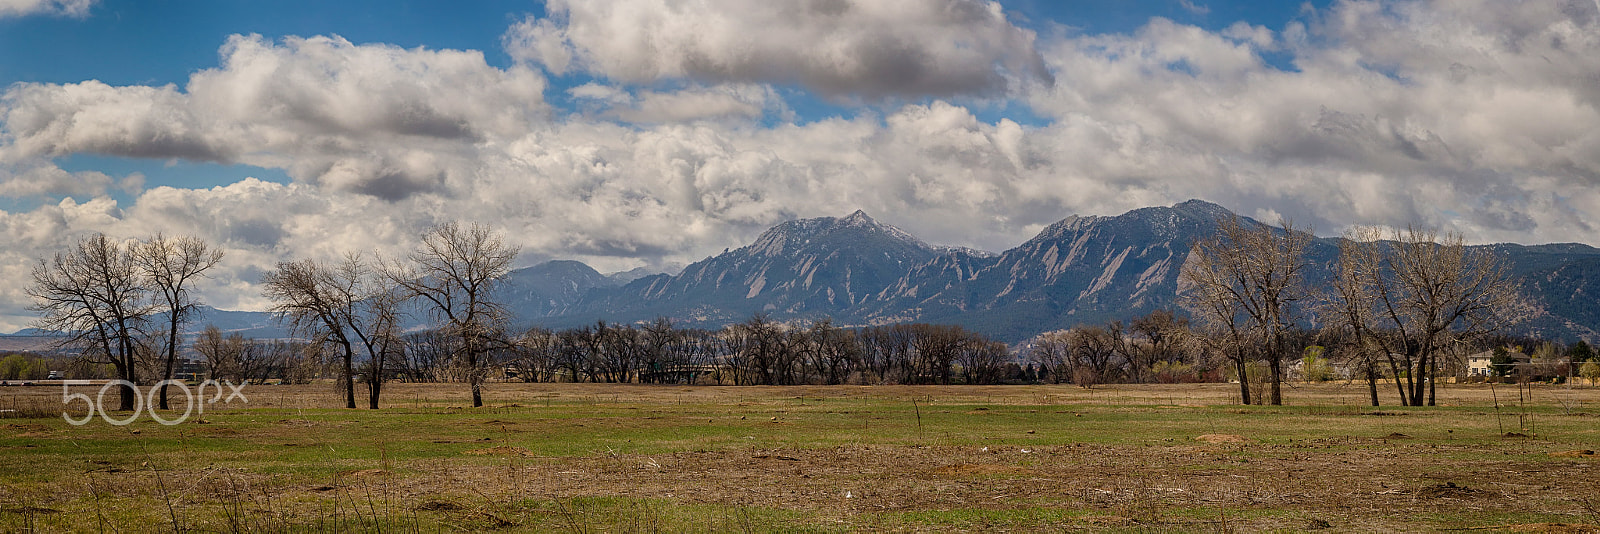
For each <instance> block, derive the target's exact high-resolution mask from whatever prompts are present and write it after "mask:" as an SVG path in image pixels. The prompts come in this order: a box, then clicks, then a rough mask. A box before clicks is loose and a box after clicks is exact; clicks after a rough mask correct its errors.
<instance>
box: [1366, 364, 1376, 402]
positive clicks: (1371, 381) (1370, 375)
mask: <svg viewBox="0 0 1600 534" xmlns="http://www.w3.org/2000/svg"><path fill="white" fill-rule="evenodd" d="M1367 393H1368V394H1370V395H1372V405H1373V406H1377V405H1378V370H1377V369H1373V368H1372V365H1370V364H1369V365H1367Z"/></svg>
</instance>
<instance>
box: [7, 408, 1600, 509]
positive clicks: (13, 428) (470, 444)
mask: <svg viewBox="0 0 1600 534" xmlns="http://www.w3.org/2000/svg"><path fill="white" fill-rule="evenodd" d="M1232 388H1233V386H1228V385H1224V384H1204V385H1181V386H1101V387H1097V388H1094V389H1089V390H1085V389H1080V388H1077V387H1074V386H1015V387H1013V386H985V387H964V386H949V387H938V386H928V387H902V386H883V387H857V386H839V387H684V386H640V385H594V384H491V385H490V386H489V387H488V390H487V392H488V394H489V400H490V402H491V403H492V406H491V407H486V408H480V409H473V408H468V407H463V406H464V404H465V397H466V395H465V393H466V391H465V387H464V386H462V385H459V384H440V385H411V384H395V385H392V386H390V389H389V391H388V393H387V395H386V402H385V407H384V409H382V410H380V411H368V410H343V409H338V408H336V407H334V406H336V404H335V403H337V402H338V400H337V398H336V397H335V394H334V392H333V390H332V388H331V386H328V385H313V386H252V387H250V388H248V389H245V390H243V393H244V394H245V395H247V396H248V397H249V403H248V404H240V403H238V402H237V401H236V402H235V403H232V404H228V405H221V404H218V405H213V406H211V407H209V408H208V410H207V411H206V412H205V414H204V416H203V418H199V417H195V418H191V419H190V420H189V421H188V422H186V423H183V424H180V425H175V426H164V425H161V424H157V423H155V422H152V420H151V419H150V418H149V416H148V415H144V416H141V417H140V418H139V419H138V420H137V421H136V422H134V423H132V424H129V425H127V426H120V427H119V426H112V425H109V424H107V423H105V422H104V421H101V420H98V419H96V420H95V421H92V422H90V423H89V424H86V425H84V426H72V425H69V424H67V423H66V422H65V421H63V420H62V418H61V417H60V416H59V412H60V407H61V404H60V399H61V389H60V387H34V388H16V387H13V388H5V389H0V408H4V409H11V410H15V411H11V412H0V531H7V532H9V531H26V530H38V531H109V530H117V531H123V532H142V531H171V530H185V531H205V532H215V531H225V532H233V531H268V532H275V531H308V530H315V531H384V532H389V531H407V532H435V531H459V530H470V531H477V530H496V529H503V530H507V531H575V532H655V531H667V532H685V531H690V532H711V531H740V532H744V531H818V532H833V531H860V530H871V531H878V530H884V531H971V530H1005V531H1062V530H1110V531H1177V532H1191V531H1303V530H1315V529H1323V528H1331V529H1334V530H1338V531H1432V530H1444V529H1486V530H1522V531H1551V532H1600V528H1596V527H1595V526H1594V525H1597V524H1600V491H1596V489H1595V488H1596V487H1600V460H1597V459H1596V458H1595V456H1594V453H1593V452H1592V451H1593V450H1595V449H1600V389H1596V388H1581V387H1580V388H1569V387H1566V386H1535V387H1533V388H1531V389H1528V390H1519V389H1518V388H1516V387H1515V386H1497V387H1496V388H1495V389H1493V390H1491V389H1490V387H1489V386H1484V385H1462V386H1449V387H1447V388H1445V389H1443V390H1441V392H1440V400H1441V403H1442V404H1445V405H1444V406H1439V407H1433V408H1402V407H1397V406H1384V407H1382V408H1371V407H1368V406H1364V405H1363V404H1364V397H1363V395H1364V394H1365V390H1364V389H1363V388H1362V387H1361V386H1359V385H1344V384H1325V385H1317V386H1297V387H1296V388H1294V389H1291V390H1288V391H1286V398H1287V400H1288V402H1289V405H1288V406H1281V407H1262V406H1250V407H1245V406H1234V405H1229V404H1227V403H1228V402H1229V399H1230V397H1231V394H1232V393H1233V391H1234V390H1233V389H1232ZM94 389H98V388H93V389H87V390H86V391H84V392H86V393H88V394H89V395H90V396H91V397H92V396H93V395H94V393H95V391H94ZM74 391H75V392H76V390H74ZM1384 393H1385V394H1386V395H1387V397H1386V398H1384V401H1385V402H1389V401H1390V399H1391V398H1392V397H1393V394H1392V393H1391V392H1387V391H1386V392H1384ZM107 401H108V402H110V398H109V396H108V399H107ZM82 406H83V404H82V403H76V404H75V405H74V407H76V408H78V409H79V410H81V409H82ZM1496 406H1498V408H1497V407H1496ZM29 415H32V417H28V416H29ZM162 415H163V416H164V417H168V418H172V417H175V416H176V415H177V414H174V413H165V412H164V413H163V414H162ZM6 416H10V417H8V418H7V417H6ZM1586 451H1588V452H1586Z"/></svg>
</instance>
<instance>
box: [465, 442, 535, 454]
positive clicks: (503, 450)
mask: <svg viewBox="0 0 1600 534" xmlns="http://www.w3.org/2000/svg"><path fill="white" fill-rule="evenodd" d="M461 454H468V455H472V456H533V452H532V451H529V450H528V449H526V448H523V447H508V446H504V445H502V446H499V447H490V448H487V449H472V450H469V451H462V452H461Z"/></svg>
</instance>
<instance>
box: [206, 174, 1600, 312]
mask: <svg viewBox="0 0 1600 534" xmlns="http://www.w3.org/2000/svg"><path fill="white" fill-rule="evenodd" d="M1234 216H1239V215H1236V214H1234V213H1233V212H1231V211H1229V210H1228V209H1227V208H1224V207H1222V206H1219V205H1217V204H1213V203H1210V202H1206V201H1203V200H1189V201H1185V202H1181V203H1178V204H1174V205H1172V206H1153V207H1146V208H1139V209H1135V210H1131V211H1128V212H1126V213H1123V214H1121V215H1112V216H1105V215H1089V216H1078V215H1072V216H1068V217H1065V218H1063V219H1061V220H1059V221H1057V222H1055V223H1052V224H1050V225H1048V226H1046V227H1045V228H1044V229H1042V230H1041V231H1040V232H1039V233H1038V234H1037V235H1035V236H1033V237H1032V238H1030V239H1028V240H1027V241H1025V242H1023V243H1022V244H1019V245H1017V246H1016V247H1013V248H1011V249H1009V250H1005V251H1001V252H998V253H992V252H986V251H976V250H972V249H965V248H961V247H948V246H940V245H932V244H929V243H927V242H925V241H923V240H921V239H919V238H917V237H916V236H914V235H912V234H911V233H909V232H906V231H904V230H902V229H900V228H898V227H895V226H893V225H889V224H885V223H882V222H879V221H877V220H876V219H874V218H872V217H871V216H870V215H868V214H867V213H866V212H865V211H862V210H856V211H854V212H852V213H851V214H849V215H846V216H844V217H817V218H811V219H796V220H792V221H786V222H783V223H779V224H777V225H774V226H773V227H772V228H769V229H768V230H767V231H765V232H763V233H762V234H761V235H760V236H758V237H757V238H756V239H755V240H754V241H752V242H750V243H749V244H747V245H745V246H743V247H739V248H737V249H728V250H725V251H723V252H722V253H721V254H716V255H712V256H708V257H706V258H704V259H702V260H700V261H697V262H694V263H692V264H690V265H688V266H686V267H683V268H682V269H681V270H680V271H678V272H677V273H674V274H668V273H655V274H646V273H645V271H642V270H638V269H636V270H634V271H629V272H625V273H613V274H611V275H605V274H601V273H600V272H599V271H596V270H595V269H593V268H592V267H590V266H588V265H587V264H584V263H582V262H578V261H573V260H553V261H548V262H544V263H541V264H538V265H534V266H530V267H525V268H521V269H517V270H514V271H512V273H511V274H510V275H509V276H508V277H507V279H506V284H505V285H504V286H503V289H502V292H501V297H502V298H503V299H504V301H505V302H506V303H507V306H508V308H509V309H510V310H511V311H512V313H513V315H514V316H515V317H516V318H517V320H518V322H519V323H522V324H540V325H543V326H546V327H551V328H564V327H574V326H581V325H585V324H592V323H593V322H595V321H598V320H604V321H609V322H621V323H634V322H639V321H648V320H652V319H654V318H656V317H662V316H665V317H671V318H673V319H674V320H675V321H676V322H678V323H679V324H682V325H685V326H700V327H707V328H715V327H720V326H723V325H726V324H729V323H735V322H740V321H743V320H744V319H746V318H748V317H749V316H751V315H752V314H756V313H765V314H768V315H770V316H772V318H774V319H778V320H791V319H820V318H824V317H826V318H831V319H833V320H834V321H835V323H836V324H840V325H843V326H869V325H882V324H891V323H899V322H913V321H916V322H938V323H952V324H960V325H963V326H966V327H968V328H970V329H973V330H975V331H978V332H981V333H984V334H987V335H990V336H992V337H995V338H997V339H1000V340H1003V341H1009V342H1015V341H1021V340H1023V339H1026V338H1028V337H1031V336H1032V335H1035V334H1037V333H1039V332H1042V331H1047V330H1055V329H1061V328H1069V327H1071V326H1074V325H1077V324H1083V323H1099V322H1104V321H1106V320H1112V319H1128V318H1131V317H1135V316H1139V315H1143V314H1146V313H1149V312H1150V311H1154V310H1156V309H1162V308H1175V307H1176V299H1177V290H1178V287H1177V278H1178V273H1179V272H1181V270H1182V265H1183V262H1184V261H1186V259H1187V257H1188V254H1189V250H1190V248H1191V247H1192V246H1193V244H1194V243H1195V242H1196V241H1198V240H1200V239H1203V238H1205V237H1207V236H1209V235H1211V234H1212V233H1213V232H1214V231H1215V230H1216V226H1217V223H1218V221H1219V220H1222V219H1223V218H1225V217H1234ZM1239 217H1241V218H1242V219H1243V220H1245V221H1247V222H1249V223H1251V224H1260V223H1258V222H1255V221H1253V220H1251V219H1250V218H1248V217H1244V216H1239ZM1340 239H1341V238H1337V237H1326V238H1314V239H1313V240H1312V242H1311V244H1310V245H1309V249H1308V251H1307V256H1308V260H1309V261H1310V262H1311V263H1312V269H1311V271H1310V272H1309V274H1308V276H1309V277H1310V281H1311V282H1312V283H1318V282H1317V280H1321V279H1325V278H1326V277H1327V276H1328V274H1327V273H1328V270H1329V267H1330V266H1331V265H1332V264H1333V262H1334V261H1336V259H1337V255H1338V242H1339V240H1340ZM1472 248H1475V249H1481V250H1488V251H1490V252H1491V253H1494V254H1496V255H1498V256H1500V257H1502V258H1506V259H1507V260H1508V261H1509V263H1510V265H1511V271H1512V274H1513V275H1514V276H1515V277H1517V278H1518V279H1519V280H1520V281H1522V283H1524V285H1525V289H1526V290H1527V291H1530V292H1531V293H1533V295H1532V296H1534V297H1535V300H1537V301H1538V302H1539V305H1540V308H1539V311H1538V313H1536V314H1535V317H1532V318H1530V320H1529V321H1528V323H1527V324H1526V325H1524V326H1521V327H1519V328H1522V329H1523V330H1525V331H1526V332H1527V333H1533V334H1539V335H1544V336H1548V337H1553V338H1556V339H1563V340H1570V339H1588V340H1590V341H1600V310H1595V306H1594V305H1593V301H1594V298H1595V297H1596V296H1600V249H1597V248H1595V247H1592V246H1589V245H1585V244H1581V243H1547V244H1536V245H1522V244H1515V243H1494V244H1488V245H1475V246H1473V247H1472ZM207 312H208V313H207V314H206V315H205V318H204V319H202V322H206V321H210V320H211V319H212V318H213V317H215V318H218V319H222V324H219V327H223V329H224V330H225V331H237V332H241V333H245V334H247V335H248V334H251V333H260V334H274V335H278V336H281V335H282V332H281V327H276V326H274V325H275V322H273V321H271V317H270V314H265V313H262V312H228V311H224V310H207ZM419 320H420V319H419ZM414 322H416V321H414ZM199 328H201V327H199V326H197V327H196V328H195V329H196V330H198V329H199ZM274 329H276V330H274ZM265 337H272V336H265Z"/></svg>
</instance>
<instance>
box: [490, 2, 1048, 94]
mask: <svg viewBox="0 0 1600 534" xmlns="http://www.w3.org/2000/svg"><path fill="white" fill-rule="evenodd" d="M545 9H546V16H545V17H543V18H535V17H529V18H528V19H526V20H523V21H522V22H520V23H518V24H516V25H514V26H512V28H511V29H510V30H509V31H508V32H506V35H505V37H504V42H505V47H506V49H507V51H509V52H510V53H511V55H512V56H513V57H515V58H518V59H520V60H523V61H527V62H530V63H534V64H538V65H542V66H543V67H544V68H545V69H547V70H549V71H550V72H553V73H556V74H564V73H567V72H584V73H589V74H592V75H596V76H601V77H605V78H608V79H611V80H615V81H619V82H625V83H650V82H654V81H658V80H669V79H689V80H698V81H706V82H712V83H723V82H735V83H774V84H797V85H801V86H804V87H806V88H808V89H810V90H813V91H817V92H819V93H822V94H824V95H827V96H832V97H865V98H868V99H878V98H883V97H923V96H934V97H951V96H961V95H998V94H1003V93H1005V92H1006V91H1007V90H1008V89H1010V88H1014V87H1017V86H1020V85H1021V84H1022V83H1023V82H1026V81H1034V80H1038V81H1043V82H1044V83H1046V84H1048V83H1050V82H1051V81H1052V75H1051V73H1050V72H1049V71H1047V70H1046V69H1045V68H1044V62H1043V59H1042V58H1041V57H1040V55H1039V54H1038V52H1037V51H1036V50H1035V49H1034V40H1035V35H1034V33H1033V32H1032V31H1030V30H1026V29H1023V28H1019V27H1017V26H1015V25H1013V24H1012V23H1011V22H1010V21H1009V20H1008V19H1007V17H1006V15H1005V13H1004V11H1003V10H1002V9H1001V7H1000V4H999V3H996V2H986V1H981V0H872V1H862V0H787V1H778V2H773V1H764V0H753V1H752V0H710V1H681V0H673V1H666V2H662V1H654V0H628V1H621V2H573V1H567V0H557V1H553V2H549V3H548V4H546V8H545Z"/></svg>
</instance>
